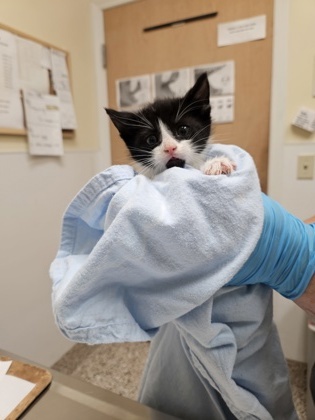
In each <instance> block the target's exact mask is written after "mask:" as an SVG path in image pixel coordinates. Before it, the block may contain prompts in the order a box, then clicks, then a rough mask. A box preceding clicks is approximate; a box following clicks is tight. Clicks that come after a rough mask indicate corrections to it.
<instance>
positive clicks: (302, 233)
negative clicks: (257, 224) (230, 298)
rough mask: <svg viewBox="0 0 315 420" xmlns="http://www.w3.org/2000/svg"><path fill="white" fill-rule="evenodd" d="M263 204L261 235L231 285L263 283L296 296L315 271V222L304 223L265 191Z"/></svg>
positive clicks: (280, 291)
mask: <svg viewBox="0 0 315 420" xmlns="http://www.w3.org/2000/svg"><path fill="white" fill-rule="evenodd" d="M263 204H264V210H265V218H264V226H263V230H262V233H261V237H260V239H259V241H258V243H257V245H256V248H255V250H254V251H253V253H252V255H251V256H250V257H249V259H248V260H247V262H246V263H245V264H244V266H243V267H242V269H241V270H240V271H239V272H238V273H237V274H236V275H235V276H234V278H233V279H232V280H231V281H230V282H229V283H228V285H229V286H240V285H246V284H256V283H264V284H267V285H268V286H270V287H272V288H273V289H275V290H277V291H278V292H279V293H280V294H281V295H283V296H285V297H286V298H288V299H292V300H294V299H297V298H298V297H300V296H301V295H302V294H303V292H304V291H305V289H306V287H307V286H308V283H309V281H310V279H311V277H312V276H313V274H314V272H315V225H314V224H312V225H307V224H305V223H303V222H302V221H301V220H299V219H297V218H296V217H294V216H293V215H292V214H290V213H288V212H287V211H286V210H285V209H284V208H283V207H281V206H280V204H278V203H276V202H275V201H273V200H272V199H270V198H269V197H267V196H266V195H264V194H263Z"/></svg>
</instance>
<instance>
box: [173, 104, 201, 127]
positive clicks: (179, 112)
mask: <svg viewBox="0 0 315 420" xmlns="http://www.w3.org/2000/svg"><path fill="white" fill-rule="evenodd" d="M199 102H204V100H202V99H199V100H197V101H193V102H191V103H189V104H188V105H187V106H186V107H185V108H184V109H183V110H181V108H182V106H183V103H184V101H182V102H180V104H179V107H178V109H177V113H176V117H175V122H178V121H179V120H180V119H181V118H182V117H183V116H184V115H185V114H186V113H187V112H190V111H192V110H193V109H198V108H200V105H195V104H197V103H199Z"/></svg>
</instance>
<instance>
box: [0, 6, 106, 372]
mask: <svg viewBox="0 0 315 420" xmlns="http://www.w3.org/2000/svg"><path fill="white" fill-rule="evenodd" d="M0 22H1V23H3V24H5V25H7V26H10V27H12V28H15V29H17V30H19V31H21V32H24V33H27V34H29V35H32V36H34V37H36V38H38V39H41V40H43V41H47V42H49V43H51V44H53V45H56V46H57V47H60V48H63V49H65V50H67V51H69V53H70V59H71V76H72V86H73V96H74V105H75V109H76V114H77V120H78V130H77V132H76V136H75V139H71V140H66V141H65V155H64V156H63V157H61V158H49V157H47V158H42V157H30V156H29V155H28V154H27V143H26V138H24V137H6V136H0V193H1V219H0V232H1V241H0V255H1V263H0V274H1V277H0V282H1V289H0V331H1V336H0V349H1V348H3V349H5V350H8V351H11V352H14V353H16V354H18V355H21V356H24V357H27V358H30V359H32V360H35V361H37V362H40V363H43V364H46V365H50V364H52V363H53V362H54V361H56V360H57V359H58V358H59V357H60V356H61V355H62V354H63V353H64V352H65V351H66V350H67V349H69V348H70V346H71V345H73V343H70V342H69V341H67V340H66V339H65V338H63V337H62V336H61V334H60V333H59V331H58V330H57V328H56V326H55V324H54V320H53V316H52V311H51V302H50V294H51V284H50V279H49V276H48V269H49V265H50V263H51V261H52V259H53V258H54V256H55V254H56V251H57V247H58V242H59V239H60V238H59V236H60V225H61V218H62V214H63V212H64V210H65V208H66V206H67V204H68V203H69V201H70V200H71V198H72V197H73V196H74V195H75V193H76V192H77V191H78V190H79V189H80V188H81V187H82V185H84V184H85V183H86V182H87V181H88V179H89V178H90V177H91V176H93V174H94V173H95V172H96V170H97V169H98V168H102V167H105V166H107V165H109V154H108V149H106V145H105V146H104V144H103V143H102V136H103V134H101V128H102V124H101V123H100V122H99V118H98V116H99V115H100V111H99V108H100V105H99V96H98V95H97V86H96V76H95V74H96V70H95V60H96V58H95V55H94V53H95V48H94V42H93V28H92V19H91V1H90V0H80V1H79V2H78V1H76V0H54V1H51V0H10V1H2V2H0ZM99 53H100V49H99ZM98 59H99V58H98ZM102 111H103V110H102ZM104 118H105V117H104ZM100 142H101V143H102V144H100ZM100 149H102V153H100Z"/></svg>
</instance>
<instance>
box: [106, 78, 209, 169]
mask: <svg viewBox="0 0 315 420" xmlns="http://www.w3.org/2000/svg"><path fill="white" fill-rule="evenodd" d="M209 95H210V89H209V82H208V77H207V74H206V73H203V74H201V75H200V76H199V78H198V79H197V81H196V83H195V84H194V86H193V87H192V88H191V89H190V90H189V91H188V92H187V93H186V95H185V96H184V97H182V98H170V99H162V100H156V101H154V102H153V103H152V104H149V105H148V106H146V107H144V108H142V109H141V110H139V111H136V112H126V111H121V112H120V111H115V110H113V109H109V108H106V112H107V114H108V115H109V117H110V118H111V120H112V122H113V123H114V125H115V126H116V128H117V130H118V131H119V134H120V137H121V138H122V139H123V140H124V142H125V143H126V145H127V148H128V150H129V152H130V155H131V156H132V158H133V159H134V160H136V161H139V162H141V163H142V164H145V159H146V156H147V161H148V164H149V159H150V157H151V152H152V150H153V149H154V148H155V147H156V146H157V145H159V144H160V143H161V141H162V139H161V132H160V127H159V123H158V121H159V120H161V121H162V122H163V123H164V125H165V126H166V127H167V128H168V129H169V130H170V131H171V132H172V134H173V136H174V138H175V139H176V140H178V141H181V140H188V139H192V138H193V140H192V144H193V147H194V148H195V149H196V151H198V152H200V153H201V152H202V151H203V150H204V148H205V146H206V144H207V141H208V138H209V137H210V131H211V116H210V110H211V108H210V102H209ZM197 133H198V134H197Z"/></svg>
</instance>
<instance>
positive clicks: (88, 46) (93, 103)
mask: <svg viewBox="0 0 315 420" xmlns="http://www.w3.org/2000/svg"><path fill="white" fill-rule="evenodd" d="M90 4H91V0H80V1H77V0H53V1H52V0H2V1H0V23H2V24H4V25H7V26H10V27H12V28H14V29H17V30H19V31H21V32H24V33H26V34H28V35H32V36H34V37H36V38H38V39H40V40H43V41H46V42H48V43H50V44H52V45H55V46H56V47H59V48H62V49H65V50H66V51H68V52H69V53H70V61H71V80H72V87H73V96H74V106H75V110H76V115H77V120H78V130H77V132H76V136H75V139H71V140H66V141H65V148H66V150H74V149H75V150H96V149H97V148H98V147H99V144H98V143H99V140H98V121H97V115H98V114H97V111H98V110H97V96H96V95H97V93H96V83H95V69H94V58H93V39H92V37H93V32H92V28H91V17H90V15H91V10H90ZM104 118H105V116H104ZM26 150H27V144H26V138H25V137H12V136H0V152H1V151H2V152H3V151H26Z"/></svg>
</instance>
